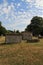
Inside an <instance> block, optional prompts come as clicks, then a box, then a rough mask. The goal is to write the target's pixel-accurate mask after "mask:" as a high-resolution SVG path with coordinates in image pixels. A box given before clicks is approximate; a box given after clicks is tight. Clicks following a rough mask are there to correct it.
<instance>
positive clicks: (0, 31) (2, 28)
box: [0, 22, 7, 35]
mask: <svg viewBox="0 0 43 65" xmlns="http://www.w3.org/2000/svg"><path fill="white" fill-rule="evenodd" d="M6 32H7V30H6V29H5V28H4V27H3V26H2V23H1V22H0V35H2V34H3V35H5V33H6Z"/></svg>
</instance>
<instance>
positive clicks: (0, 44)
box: [0, 43, 17, 46]
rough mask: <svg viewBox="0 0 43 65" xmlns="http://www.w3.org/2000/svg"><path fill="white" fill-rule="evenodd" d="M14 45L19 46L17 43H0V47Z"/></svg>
mask: <svg viewBox="0 0 43 65" xmlns="http://www.w3.org/2000/svg"><path fill="white" fill-rule="evenodd" d="M12 44H17V43H0V46H2V45H3V46H4V45H12Z"/></svg>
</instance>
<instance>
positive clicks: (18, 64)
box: [0, 37, 43, 65]
mask: <svg viewBox="0 0 43 65" xmlns="http://www.w3.org/2000/svg"><path fill="white" fill-rule="evenodd" d="M4 41H5V37H0V65H43V39H40V41H39V42H37V43H26V42H22V43H18V44H1V42H2V43H3V42H4Z"/></svg>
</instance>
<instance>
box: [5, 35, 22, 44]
mask: <svg viewBox="0 0 43 65" xmlns="http://www.w3.org/2000/svg"><path fill="white" fill-rule="evenodd" d="M5 39H6V43H20V42H21V41H22V36H21V35H6V38H5Z"/></svg>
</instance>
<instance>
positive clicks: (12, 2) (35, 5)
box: [0, 0, 43, 31]
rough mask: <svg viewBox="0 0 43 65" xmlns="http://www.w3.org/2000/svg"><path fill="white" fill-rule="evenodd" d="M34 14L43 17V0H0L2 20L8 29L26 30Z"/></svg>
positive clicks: (0, 19)
mask: <svg viewBox="0 0 43 65" xmlns="http://www.w3.org/2000/svg"><path fill="white" fill-rule="evenodd" d="M34 16H40V17H43V0H0V21H1V22H2V25H3V26H4V27H5V28H6V29H7V30H19V31H23V30H25V28H26V26H27V25H29V24H30V22H31V19H32V18H33V17H34Z"/></svg>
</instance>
